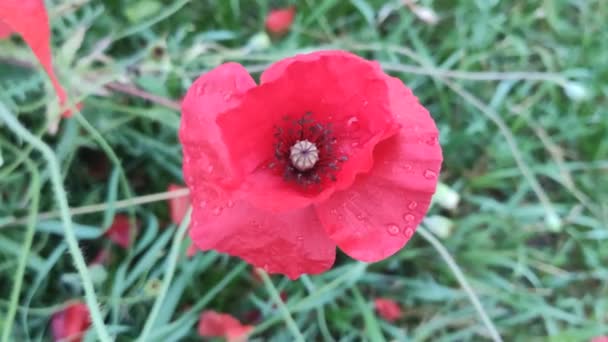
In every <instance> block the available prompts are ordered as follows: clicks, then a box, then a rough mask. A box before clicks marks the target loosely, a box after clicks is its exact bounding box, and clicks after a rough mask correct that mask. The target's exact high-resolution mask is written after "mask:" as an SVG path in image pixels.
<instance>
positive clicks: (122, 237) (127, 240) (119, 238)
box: [106, 214, 131, 249]
mask: <svg viewBox="0 0 608 342" xmlns="http://www.w3.org/2000/svg"><path fill="white" fill-rule="evenodd" d="M130 227H131V223H130V222H129V217H128V216H127V215H123V214H118V215H116V216H114V221H113V222H112V225H111V226H110V228H109V229H108V230H107V231H106V236H107V237H108V238H109V239H110V240H111V241H112V242H114V243H115V244H117V245H119V246H120V247H122V248H125V249H126V248H129V246H131V229H130Z"/></svg>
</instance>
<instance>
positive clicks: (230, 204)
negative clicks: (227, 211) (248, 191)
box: [226, 200, 234, 208]
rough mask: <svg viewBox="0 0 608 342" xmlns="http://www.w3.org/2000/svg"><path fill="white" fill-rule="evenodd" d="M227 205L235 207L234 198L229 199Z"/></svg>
mask: <svg viewBox="0 0 608 342" xmlns="http://www.w3.org/2000/svg"><path fill="white" fill-rule="evenodd" d="M226 207H228V208H233V207H234V201H233V200H228V202H227V203H226Z"/></svg>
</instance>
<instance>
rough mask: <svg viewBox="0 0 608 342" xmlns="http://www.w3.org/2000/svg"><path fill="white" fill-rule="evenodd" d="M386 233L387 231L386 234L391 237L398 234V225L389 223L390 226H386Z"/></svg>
mask: <svg viewBox="0 0 608 342" xmlns="http://www.w3.org/2000/svg"><path fill="white" fill-rule="evenodd" d="M386 231H387V232H388V233H389V234H390V235H393V236H394V235H397V234H399V231H400V229H399V226H398V225H396V224H394V223H391V224H388V225H386Z"/></svg>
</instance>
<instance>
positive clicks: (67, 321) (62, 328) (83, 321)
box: [51, 301, 91, 342]
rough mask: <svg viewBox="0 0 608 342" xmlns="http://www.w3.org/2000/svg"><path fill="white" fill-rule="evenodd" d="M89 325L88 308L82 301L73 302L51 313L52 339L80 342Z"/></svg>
mask: <svg viewBox="0 0 608 342" xmlns="http://www.w3.org/2000/svg"><path fill="white" fill-rule="evenodd" d="M90 325H91V318H90V315H89V308H88V307H87V306H86V304H84V303H83V302H80V301H77V302H74V303H72V304H70V305H68V306H67V307H65V308H64V309H63V310H61V311H59V312H56V313H54V314H53V317H52V318H51V331H52V333H53V341H72V342H80V341H82V337H83V336H84V333H85V332H86V331H87V329H88V328H89V326H90Z"/></svg>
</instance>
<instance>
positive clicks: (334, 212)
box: [329, 209, 338, 216]
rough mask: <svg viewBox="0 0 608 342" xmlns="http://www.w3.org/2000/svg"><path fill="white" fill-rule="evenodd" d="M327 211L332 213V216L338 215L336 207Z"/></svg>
mask: <svg viewBox="0 0 608 342" xmlns="http://www.w3.org/2000/svg"><path fill="white" fill-rule="evenodd" d="M329 213H330V214H332V215H334V216H336V215H338V211H337V210H336V209H331V210H330V211H329Z"/></svg>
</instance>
